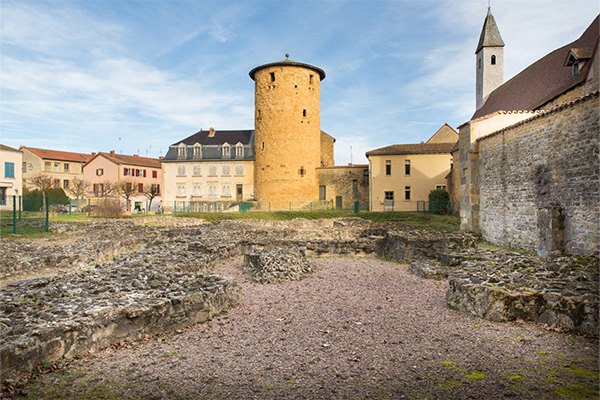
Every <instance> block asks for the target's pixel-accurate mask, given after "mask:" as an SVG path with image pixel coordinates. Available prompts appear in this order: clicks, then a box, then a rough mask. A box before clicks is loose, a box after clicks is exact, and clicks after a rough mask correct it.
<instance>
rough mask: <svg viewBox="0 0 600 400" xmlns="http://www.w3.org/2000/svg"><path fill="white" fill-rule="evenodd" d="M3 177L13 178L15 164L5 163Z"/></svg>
mask: <svg viewBox="0 0 600 400" xmlns="http://www.w3.org/2000/svg"><path fill="white" fill-rule="evenodd" d="M4 177H5V178H14V177H15V163H11V162H5V163H4Z"/></svg>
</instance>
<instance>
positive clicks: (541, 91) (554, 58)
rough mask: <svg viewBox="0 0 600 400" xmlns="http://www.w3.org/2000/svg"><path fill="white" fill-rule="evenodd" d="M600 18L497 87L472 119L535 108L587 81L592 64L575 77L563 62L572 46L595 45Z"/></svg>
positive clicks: (599, 28) (585, 66) (587, 47)
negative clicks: (578, 34)
mask: <svg viewBox="0 0 600 400" xmlns="http://www.w3.org/2000/svg"><path fill="white" fill-rule="evenodd" d="M598 18H599V17H598V16H597V17H596V19H595V20H594V22H592V24H591V25H590V26H589V27H588V28H587V29H586V31H585V32H584V33H583V34H582V35H581V37H580V38H579V39H577V40H576V41H574V42H572V43H569V44H567V45H566V46H563V47H561V48H559V49H557V50H554V51H553V52H551V53H550V54H548V55H546V56H545V57H543V58H541V59H539V60H538V61H536V62H535V63H533V64H531V65H530V66H529V67H527V68H525V69H524V70H523V71H521V72H520V73H519V74H518V75H516V76H514V77H513V78H512V79H511V80H509V81H508V82H506V83H504V84H503V85H501V86H499V87H498V88H497V89H496V90H494V91H493V92H492V93H491V94H490V96H489V97H488V99H487V100H486V102H485V103H484V104H483V106H482V107H481V108H480V109H479V110H477V111H475V114H473V116H472V117H471V120H473V119H476V118H479V117H482V116H484V115H488V114H491V113H493V112H496V111H534V110H536V109H538V108H539V107H541V106H543V105H544V104H545V103H547V102H548V101H550V100H552V99H554V98H555V97H557V96H559V95H560V94H562V93H564V92H566V91H567V90H569V89H571V88H573V87H575V86H576V85H578V84H580V83H582V82H584V81H585V79H586V77H587V73H588V71H589V68H590V65H591V63H586V64H585V65H584V66H583V68H582V69H581V72H580V73H579V75H577V76H576V77H573V76H572V72H571V68H568V67H565V66H564V63H565V60H566V59H567V57H568V55H569V53H570V51H571V49H594V48H595V47H596V44H597V43H598V37H599V31H600V23H599V19H598ZM586 52H587V51H586Z"/></svg>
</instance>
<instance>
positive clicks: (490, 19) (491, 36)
mask: <svg viewBox="0 0 600 400" xmlns="http://www.w3.org/2000/svg"><path fill="white" fill-rule="evenodd" d="M484 47H504V41H502V36H500V31H499V30H498V25H496V20H495V19H494V16H493V15H492V9H491V7H488V12H487V16H486V17H485V22H484V23H483V29H481V35H479V44H478V45H477V50H475V53H479V50H481V49H482V48H484Z"/></svg>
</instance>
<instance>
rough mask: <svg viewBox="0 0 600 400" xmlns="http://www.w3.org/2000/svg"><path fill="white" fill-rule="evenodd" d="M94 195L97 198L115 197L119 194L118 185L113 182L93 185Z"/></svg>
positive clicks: (105, 181) (107, 181)
mask: <svg viewBox="0 0 600 400" xmlns="http://www.w3.org/2000/svg"><path fill="white" fill-rule="evenodd" d="M92 193H93V195H94V196H95V197H104V198H107V197H114V195H115V194H117V193H118V188H117V184H116V183H115V182H113V181H109V180H104V181H102V182H100V183H96V184H94V185H93V187H92Z"/></svg>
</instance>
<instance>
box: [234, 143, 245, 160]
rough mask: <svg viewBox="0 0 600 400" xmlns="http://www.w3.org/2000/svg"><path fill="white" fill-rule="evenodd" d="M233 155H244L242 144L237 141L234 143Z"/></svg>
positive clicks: (239, 156)
mask: <svg viewBox="0 0 600 400" xmlns="http://www.w3.org/2000/svg"><path fill="white" fill-rule="evenodd" d="M235 156H236V157H238V158H242V157H244V145H243V144H241V143H238V144H236V145H235Z"/></svg>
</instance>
